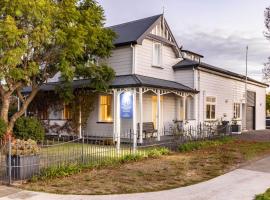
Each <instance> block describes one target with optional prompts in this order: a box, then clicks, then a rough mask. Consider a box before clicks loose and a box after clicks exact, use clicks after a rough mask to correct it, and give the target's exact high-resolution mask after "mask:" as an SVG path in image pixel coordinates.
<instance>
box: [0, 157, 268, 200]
mask: <svg viewBox="0 0 270 200" xmlns="http://www.w3.org/2000/svg"><path fill="white" fill-rule="evenodd" d="M74 184H76V183H74ZM269 187H270V157H266V158H264V159H262V160H259V161H256V162H254V163H252V164H250V165H247V166H244V167H242V168H240V169H237V170H234V171H232V172H229V173H227V174H225V175H222V176H219V177H217V178H214V179H211V180H209V181H206V182H203V183H199V184H195V185H191V186H187V187H182V188H177V189H173V190H167V191H160V192H150V193H139V194H126V195H108V196H79V195H54V194H47V193H38V192H29V191H22V190H18V189H14V188H9V187H4V186H0V200H56V199H57V200H171V199H172V200H176V199H177V200H214V199H216V200H252V199H253V198H254V196H255V194H259V193H263V192H264V191H265V190H266V189H267V188H269Z"/></svg>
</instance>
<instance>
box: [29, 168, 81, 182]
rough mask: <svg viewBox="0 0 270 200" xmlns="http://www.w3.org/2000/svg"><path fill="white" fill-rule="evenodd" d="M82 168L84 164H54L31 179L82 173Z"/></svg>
mask: <svg viewBox="0 0 270 200" xmlns="http://www.w3.org/2000/svg"><path fill="white" fill-rule="evenodd" d="M82 169H83V166H81V165H77V164H70V165H66V166H52V167H48V168H46V169H44V170H42V171H41V172H40V175H38V176H34V177H33V178H32V179H31V181H37V180H45V179H52V178H60V177H66V176H70V175H73V174H77V173H80V172H81V171H82Z"/></svg>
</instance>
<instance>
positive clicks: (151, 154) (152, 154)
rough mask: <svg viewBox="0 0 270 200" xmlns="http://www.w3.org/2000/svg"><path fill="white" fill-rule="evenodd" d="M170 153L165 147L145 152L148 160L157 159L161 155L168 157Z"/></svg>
mask: <svg viewBox="0 0 270 200" xmlns="http://www.w3.org/2000/svg"><path fill="white" fill-rule="evenodd" d="M169 153H170V150H169V149H168V148H166V147H161V148H154V149H150V150H149V151H148V152H147V157H149V158H158V157H160V156H162V155H168V154H169Z"/></svg>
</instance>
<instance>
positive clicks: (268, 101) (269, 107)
mask: <svg viewBox="0 0 270 200" xmlns="http://www.w3.org/2000/svg"><path fill="white" fill-rule="evenodd" d="M266 110H267V111H270V94H267V95H266Z"/></svg>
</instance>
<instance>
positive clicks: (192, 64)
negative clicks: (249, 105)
mask: <svg viewBox="0 0 270 200" xmlns="http://www.w3.org/2000/svg"><path fill="white" fill-rule="evenodd" d="M190 68H204V69H208V70H212V71H215V72H219V73H222V74H226V75H229V76H233V77H237V78H240V79H243V80H245V78H246V76H244V75H242V74H237V73H235V72H232V71H229V70H225V69H222V68H219V67H215V66H213V65H209V64H207V63H204V62H197V61H194V60H190V59H187V58H185V59H184V60H182V61H180V62H179V63H177V64H175V65H174V66H173V69H174V70H182V69H190ZM248 80H249V81H251V82H254V83H258V84H261V85H264V86H267V87H268V86H269V85H267V84H265V83H262V82H260V81H256V80H254V79H252V78H249V77H248Z"/></svg>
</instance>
